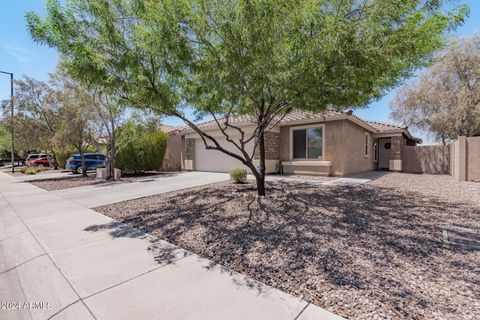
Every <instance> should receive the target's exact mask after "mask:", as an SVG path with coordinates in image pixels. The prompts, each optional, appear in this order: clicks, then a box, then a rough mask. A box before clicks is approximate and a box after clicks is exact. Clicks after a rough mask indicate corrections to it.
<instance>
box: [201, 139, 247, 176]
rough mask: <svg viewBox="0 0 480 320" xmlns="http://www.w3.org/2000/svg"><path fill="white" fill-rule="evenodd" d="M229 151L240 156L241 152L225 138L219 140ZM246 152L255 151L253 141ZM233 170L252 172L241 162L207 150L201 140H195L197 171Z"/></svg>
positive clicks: (221, 153) (215, 151)
mask: <svg viewBox="0 0 480 320" xmlns="http://www.w3.org/2000/svg"><path fill="white" fill-rule="evenodd" d="M217 141H218V142H219V144H220V145H221V146H222V147H223V148H225V149H226V150H228V151H231V152H234V153H236V154H240V151H239V150H238V149H237V148H236V147H235V146H234V145H233V144H232V143H230V142H228V141H226V140H225V138H219V139H218V140H217ZM246 150H247V152H248V153H249V154H252V151H253V141H250V142H249V143H248V144H247V146H246ZM233 168H245V169H247V170H248V171H250V170H249V169H248V168H247V167H246V166H245V165H243V164H242V163H241V162H240V160H237V159H235V158H233V157H230V156H228V155H226V154H224V153H223V152H220V151H218V150H207V149H205V145H204V143H203V141H202V140H201V139H195V170H197V171H211V172H229V171H230V170H231V169H233Z"/></svg>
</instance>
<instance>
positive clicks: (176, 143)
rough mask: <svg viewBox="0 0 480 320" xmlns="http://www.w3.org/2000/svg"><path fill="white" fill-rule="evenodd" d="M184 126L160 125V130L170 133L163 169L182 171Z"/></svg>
mask: <svg viewBox="0 0 480 320" xmlns="http://www.w3.org/2000/svg"><path fill="white" fill-rule="evenodd" d="M181 129H182V126H160V130H161V131H163V132H165V133H167V134H168V140H167V149H166V150H165V157H164V158H163V166H162V170H164V171H180V170H181V169H182V164H181V163H182V159H181V154H182V148H183V145H182V136H181V135H180V131H181Z"/></svg>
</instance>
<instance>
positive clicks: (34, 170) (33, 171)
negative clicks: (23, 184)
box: [20, 167, 42, 174]
mask: <svg viewBox="0 0 480 320" xmlns="http://www.w3.org/2000/svg"><path fill="white" fill-rule="evenodd" d="M40 171H42V170H40V169H38V168H34V167H27V168H22V169H20V172H21V173H23V174H37V173H39V172H40Z"/></svg>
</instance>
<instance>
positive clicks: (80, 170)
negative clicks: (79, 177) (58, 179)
mask: <svg viewBox="0 0 480 320" xmlns="http://www.w3.org/2000/svg"><path fill="white" fill-rule="evenodd" d="M76 173H80V174H82V173H83V168H82V166H80V167H78V168H77V170H76Z"/></svg>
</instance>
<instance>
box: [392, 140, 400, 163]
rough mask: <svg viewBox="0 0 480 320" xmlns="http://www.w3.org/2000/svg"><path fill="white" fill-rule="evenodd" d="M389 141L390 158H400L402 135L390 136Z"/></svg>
mask: <svg viewBox="0 0 480 320" xmlns="http://www.w3.org/2000/svg"><path fill="white" fill-rule="evenodd" d="M390 142H391V149H390V160H402V137H392V138H391V141H390Z"/></svg>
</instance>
